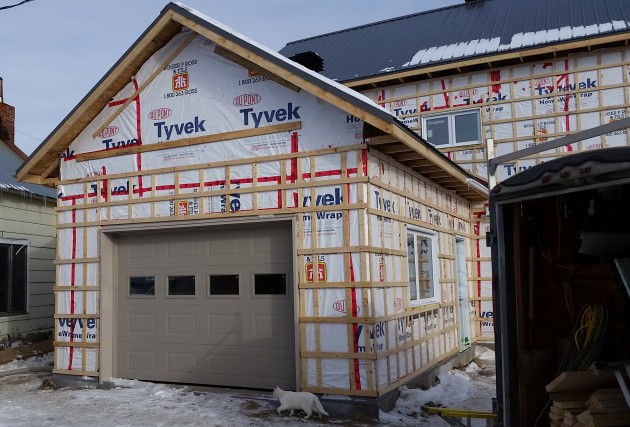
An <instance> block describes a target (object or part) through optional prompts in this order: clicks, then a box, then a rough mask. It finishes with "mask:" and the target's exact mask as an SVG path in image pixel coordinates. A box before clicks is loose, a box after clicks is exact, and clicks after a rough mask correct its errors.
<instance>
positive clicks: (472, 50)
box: [280, 0, 630, 82]
mask: <svg viewBox="0 0 630 427" xmlns="http://www.w3.org/2000/svg"><path fill="white" fill-rule="evenodd" d="M629 31H630V2H628V1H626V0H597V1H595V0H528V1H520V0H478V1H475V2H470V3H463V4H460V5H456V6H451V7H446V8H441V9H436V10H432V11H428V12H422V13H417V14H413V15H408V16H403V17H400V18H396V19H390V20H386V21H381V22H376V23H373V24H369V25H364V26H360V27H355V28H349V29H346V30H342V31H337V32H333V33H328V34H323V35H320V36H316V37H311V38H307V39H303V40H297V41H293V42H290V43H288V44H287V45H286V46H285V47H284V48H283V49H281V50H280V53H282V54H283V55H285V56H287V57H289V56H293V55H296V54H299V53H301V52H306V51H313V52H316V53H317V54H318V55H319V56H321V57H322V58H323V60H324V70H323V72H322V74H323V75H325V76H327V77H329V78H331V79H334V80H337V81H341V82H352V81H358V80H361V79H367V78H370V77H376V76H388V75H390V74H398V73H402V72H410V71H412V70H418V69H422V68H425V67H429V66H432V65H436V64H445V63H455V62H458V61H463V60H472V59H474V58H485V57H489V56H494V55H500V54H508V53H516V52H522V51H525V50H528V49H533V48H540V47H544V46H551V45H558V44H566V43H569V42H576V41H585V40H589V39H595V38H601V37H605V36H621V37H625V36H624V34H627V33H628V32H629Z"/></svg>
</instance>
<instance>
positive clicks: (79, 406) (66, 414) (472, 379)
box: [0, 347, 495, 427]
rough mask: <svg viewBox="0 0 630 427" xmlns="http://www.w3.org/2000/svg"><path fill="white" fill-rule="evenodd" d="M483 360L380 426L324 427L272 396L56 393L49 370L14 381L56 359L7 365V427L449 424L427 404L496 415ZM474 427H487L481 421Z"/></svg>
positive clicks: (128, 389)
mask: <svg viewBox="0 0 630 427" xmlns="http://www.w3.org/2000/svg"><path fill="white" fill-rule="evenodd" d="M477 357H478V361H479V362H480V364H481V365H483V366H482V367H480V366H478V364H477V363H474V362H473V363H471V364H470V365H469V366H468V367H467V368H466V369H462V370H453V371H451V372H449V373H448V374H446V375H441V376H440V383H439V384H437V385H436V386H434V387H432V388H430V389H429V390H426V391H422V390H416V389H406V388H403V389H402V390H401V397H400V398H399V399H398V401H397V403H396V408H395V409H394V410H393V411H391V412H389V413H381V417H380V418H381V420H380V421H379V422H377V421H375V420H370V419H364V420H352V421H349V420H336V419H332V418H327V417H326V418H324V420H323V421H321V422H320V421H319V419H317V418H315V419H311V420H303V419H302V416H303V414H301V413H299V414H300V416H297V415H296V416H294V417H288V416H286V415H285V416H280V415H278V414H277V412H276V409H277V407H278V402H277V400H276V399H275V398H274V397H273V396H272V395H271V393H270V392H269V393H263V392H248V391H242V390H228V389H203V388H197V387H195V388H194V389H193V388H191V387H183V388H176V387H172V386H169V385H165V384H157V383H150V382H140V381H129V380H122V379H114V380H113V381H114V383H115V384H116V387H115V388H114V389H112V390H101V389H76V390H75V389H69V388H64V389H57V390H55V389H54V388H50V387H49V383H48V382H47V381H46V379H47V378H48V377H49V376H50V374H49V373H46V372H40V373H37V372H30V373H21V374H20V373H17V374H12V375H6V374H7V373H8V372H9V371H11V372H16V369H20V368H24V367H26V366H27V364H28V366H29V367H30V368H31V369H37V368H38V367H42V366H46V365H48V364H50V363H51V362H52V354H49V355H47V356H44V357H39V358H31V359H28V360H27V361H26V362H24V361H14V362H10V363H8V364H6V365H0V375H3V374H5V376H2V377H0V402H2V404H1V405H0V426H3V427H4V426H7V427H8V426H11V427H18V426H28V427H31V426H64V427H65V426H81V427H85V426H92V427H97V426H98V427H100V426H112V427H113V426H119V427H123V426H169V427H171V426H204V427H208V426H221V427H223V426H234V427H237V426H238V427H241V426H269V427H270V426H278V427H285V426H286V427H289V426H296V425H297V426H305V427H308V426H317V425H328V426H355V427H359V426H377V425H382V426H412V425H413V426H418V425H421V426H448V423H446V422H445V421H443V420H442V419H440V418H439V417H438V416H437V415H426V414H422V412H421V409H420V406H421V405H423V404H426V403H427V402H433V403H434V404H435V406H449V407H457V408H468V409H478V410H486V411H489V410H490V409H491V403H492V397H494V396H495V367H494V352H492V351H491V350H488V349H485V348H481V347H478V348H477ZM476 360H477V359H476ZM23 370H25V369H23ZM17 372H19V371H17ZM47 386H48V387H47ZM473 425H475V426H483V425H485V423H484V422H482V421H481V420H477V423H473Z"/></svg>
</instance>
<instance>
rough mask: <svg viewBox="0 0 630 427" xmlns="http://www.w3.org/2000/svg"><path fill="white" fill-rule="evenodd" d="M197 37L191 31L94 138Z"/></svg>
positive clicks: (98, 130)
mask: <svg viewBox="0 0 630 427" xmlns="http://www.w3.org/2000/svg"><path fill="white" fill-rule="evenodd" d="M195 37H197V33H195V32H191V34H189V35H188V37H186V38H185V39H184V40H183V41H182V43H181V44H180V45H179V46H178V47H177V49H175V50H174V51H173V53H171V54H170V55H169V56H168V57H167V58H166V59H165V60H164V62H162V64H161V65H160V66H159V67H157V68H156V69H155V70H154V71H153V72H152V73H151V75H149V77H148V78H147V79H146V81H144V82H143V83H142V84H141V85H140V86H139V87H138V89H137V90H136V91H135V92H134V93H133V94H132V95H131V96H130V97H128V98H127V100H126V101H125V102H124V103H123V104H122V105H121V106H120V107H118V108H117V109H116V111H114V114H112V115H111V116H110V117H109V118H108V119H107V120H105V121H104V122H103V124H102V125H101V126H100V127H99V128H98V129H97V130H96V131H95V132H94V133H93V134H92V138H96V137H97V136H98V134H99V133H101V132H102V131H103V129H105V128H106V127H107V126H109V124H110V123H111V122H113V121H114V119H115V118H116V117H118V116H119V115H120V113H122V112H123V111H124V110H125V108H127V106H128V105H129V104H130V103H131V102H132V101H133V100H134V99H136V97H137V96H138V95H139V94H140V92H142V91H143V90H144V89H145V88H146V87H147V86H149V85H150V84H151V82H152V81H153V80H155V78H156V77H157V76H158V75H159V74H160V73H161V72H162V71H164V68H166V66H167V65H168V64H170V63H171V61H172V60H173V59H175V57H177V55H179V54H180V53H181V52H182V51H183V50H184V49H186V47H187V46H188V45H189V44H190V42H192V41H193V39H194V38H195Z"/></svg>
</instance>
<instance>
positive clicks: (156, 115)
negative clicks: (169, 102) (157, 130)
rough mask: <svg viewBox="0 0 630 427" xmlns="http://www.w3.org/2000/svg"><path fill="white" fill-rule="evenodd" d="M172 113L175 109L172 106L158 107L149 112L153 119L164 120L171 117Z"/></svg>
mask: <svg viewBox="0 0 630 427" xmlns="http://www.w3.org/2000/svg"><path fill="white" fill-rule="evenodd" d="M171 114H173V110H171V109H170V108H156V109H155V110H153V111H150V112H149V118H150V119H151V120H164V119H166V118H168V117H171Z"/></svg>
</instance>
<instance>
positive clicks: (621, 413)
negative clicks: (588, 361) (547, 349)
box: [546, 372, 630, 427]
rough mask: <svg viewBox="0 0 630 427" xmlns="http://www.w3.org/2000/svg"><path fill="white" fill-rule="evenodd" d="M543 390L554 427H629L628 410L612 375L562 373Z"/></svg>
mask: <svg viewBox="0 0 630 427" xmlns="http://www.w3.org/2000/svg"><path fill="white" fill-rule="evenodd" d="M546 389H547V392H548V393H549V398H550V400H551V406H550V407H549V421H550V425H551V426H553V427H566V426H572V427H600V426H630V408H629V407H628V405H627V403H626V401H625V399H624V397H623V394H622V393H621V389H619V387H618V384H617V380H616V378H615V376H614V374H612V373H603V374H598V375H596V374H594V373H592V372H563V373H562V374H560V375H559V376H558V377H557V378H556V379H554V380H553V381H552V382H551V383H549V384H548V385H547V387H546Z"/></svg>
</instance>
